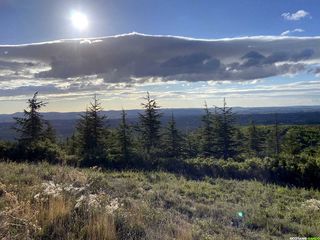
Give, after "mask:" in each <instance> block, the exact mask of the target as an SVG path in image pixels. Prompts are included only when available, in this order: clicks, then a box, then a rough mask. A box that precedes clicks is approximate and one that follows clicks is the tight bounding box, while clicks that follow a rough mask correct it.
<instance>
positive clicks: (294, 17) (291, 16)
mask: <svg viewBox="0 0 320 240" xmlns="http://www.w3.org/2000/svg"><path fill="white" fill-rule="evenodd" d="M281 16H282V17H283V18H284V19H285V20H289V21H298V20H300V19H302V18H305V17H307V16H310V13H308V12H307V11H305V10H302V9H301V10H298V11H297V12H295V13H289V12H286V13H282V14H281Z"/></svg>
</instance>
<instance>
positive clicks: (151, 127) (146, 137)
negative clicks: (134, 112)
mask: <svg viewBox="0 0 320 240" xmlns="http://www.w3.org/2000/svg"><path fill="white" fill-rule="evenodd" d="M144 99H145V100H146V103H142V106H143V108H144V113H140V114H139V120H140V124H139V128H138V130H139V132H140V134H141V139H140V140H141V143H142V147H143V148H144V149H145V150H146V153H147V154H148V155H149V154H150V153H151V151H156V150H157V149H158V148H159V145H160V127H161V122H160V118H161V113H160V112H159V108H160V107H159V106H158V104H157V102H156V101H155V100H154V99H152V98H151V97H150V94H149V92H148V93H147V96H146V97H145V98H144Z"/></svg>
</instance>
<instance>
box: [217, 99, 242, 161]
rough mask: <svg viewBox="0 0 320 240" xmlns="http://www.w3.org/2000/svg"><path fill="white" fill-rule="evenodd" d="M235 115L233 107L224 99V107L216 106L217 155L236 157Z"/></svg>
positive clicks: (224, 157) (225, 157)
mask: <svg viewBox="0 0 320 240" xmlns="http://www.w3.org/2000/svg"><path fill="white" fill-rule="evenodd" d="M234 122H235V115H234V113H233V112H232V108H231V107H227V103H226V100H225V99H224V100H223V107H221V108H220V107H215V115H214V129H215V132H216V134H217V138H216V143H217V156H218V157H222V158H223V159H228V158H230V157H234V156H236V154H237V143H236V141H235V127H234Z"/></svg>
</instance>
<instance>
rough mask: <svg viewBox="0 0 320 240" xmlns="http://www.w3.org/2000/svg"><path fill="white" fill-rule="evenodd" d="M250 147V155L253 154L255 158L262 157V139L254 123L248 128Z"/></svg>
mask: <svg viewBox="0 0 320 240" xmlns="http://www.w3.org/2000/svg"><path fill="white" fill-rule="evenodd" d="M248 147H249V149H248V150H249V151H250V153H253V154H254V155H255V156H260V154H261V151H262V138H261V135H260V133H259V131H258V129H257V127H256V125H255V123H254V121H251V123H250V126H249V128H248Z"/></svg>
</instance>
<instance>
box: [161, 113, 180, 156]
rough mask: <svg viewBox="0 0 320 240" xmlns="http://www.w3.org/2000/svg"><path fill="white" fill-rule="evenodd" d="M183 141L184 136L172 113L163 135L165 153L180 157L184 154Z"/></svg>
mask: <svg viewBox="0 0 320 240" xmlns="http://www.w3.org/2000/svg"><path fill="white" fill-rule="evenodd" d="M182 142H183V138H182V136H181V133H180V132H179V130H178V129H177V126H176V121H175V119H174V116H173V113H172V116H171V119H170V121H169V122H168V125H167V126H166V128H165V132H164V137H163V145H164V153H165V155H166V156H167V157H170V158H178V157H180V156H181V154H182Z"/></svg>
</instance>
